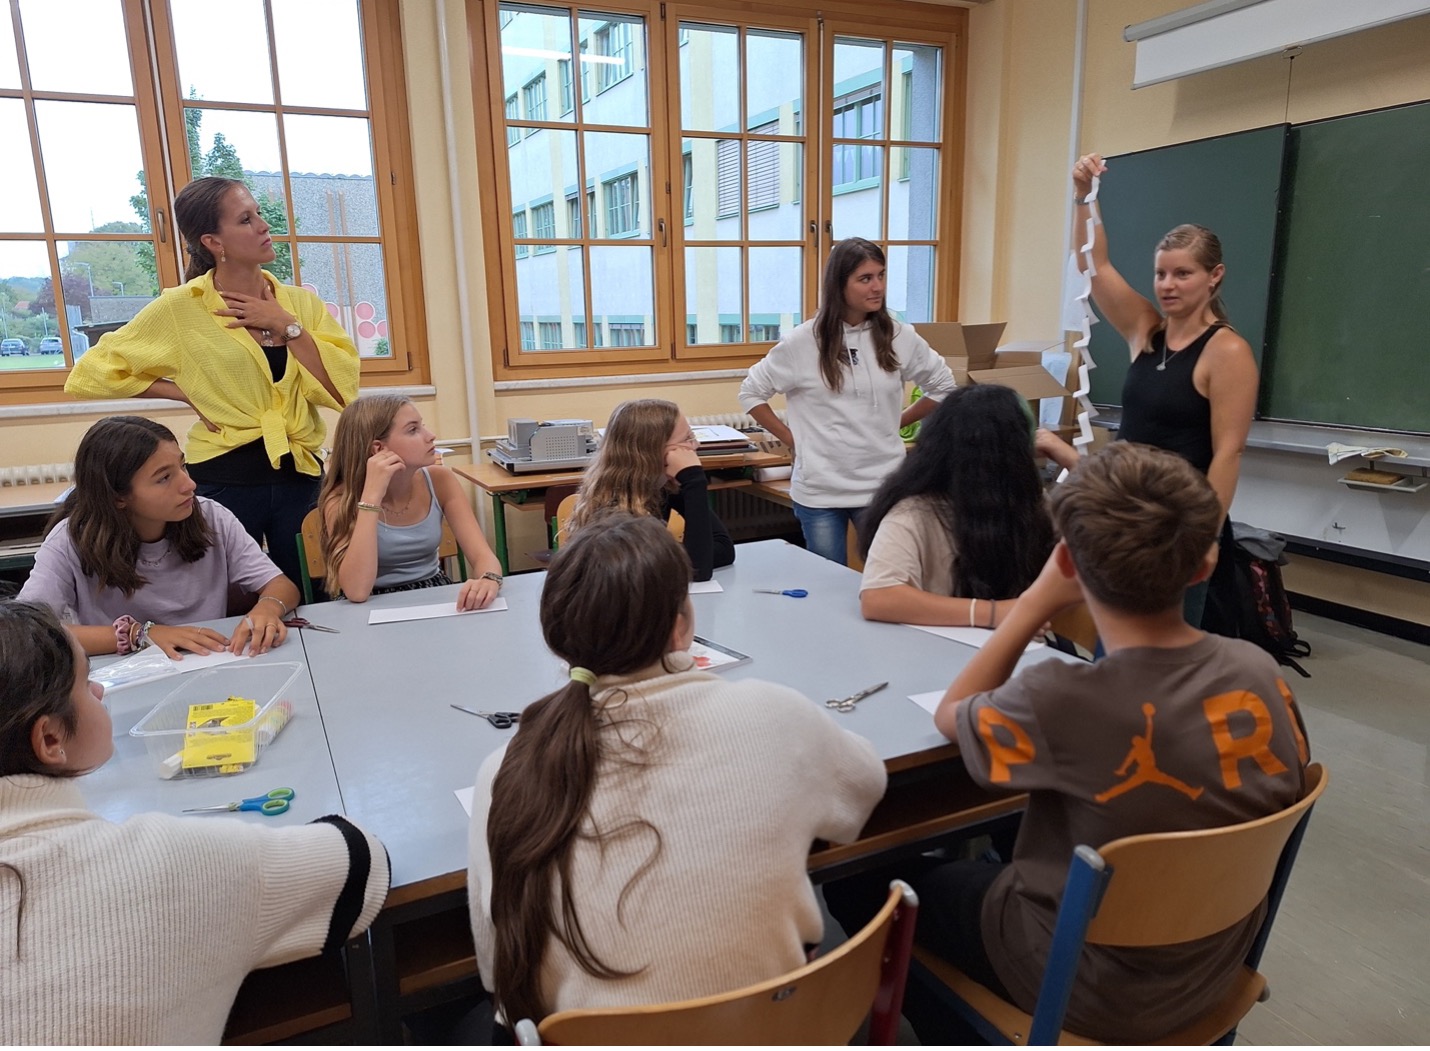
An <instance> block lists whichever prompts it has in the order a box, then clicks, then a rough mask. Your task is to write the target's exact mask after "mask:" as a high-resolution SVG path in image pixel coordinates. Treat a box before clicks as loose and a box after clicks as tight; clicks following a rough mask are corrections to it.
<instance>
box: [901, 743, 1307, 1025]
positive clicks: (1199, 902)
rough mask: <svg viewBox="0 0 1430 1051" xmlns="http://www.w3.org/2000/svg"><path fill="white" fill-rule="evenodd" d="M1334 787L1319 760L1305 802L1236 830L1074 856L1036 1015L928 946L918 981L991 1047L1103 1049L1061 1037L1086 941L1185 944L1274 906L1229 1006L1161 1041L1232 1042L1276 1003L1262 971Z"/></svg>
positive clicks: (1164, 836)
mask: <svg viewBox="0 0 1430 1051" xmlns="http://www.w3.org/2000/svg"><path fill="white" fill-rule="evenodd" d="M1325 788H1326V773H1325V771H1324V770H1323V769H1322V767H1321V766H1320V764H1319V763H1313V764H1312V765H1311V766H1309V767H1307V769H1306V794H1305V796H1304V797H1303V798H1302V799H1301V800H1300V802H1298V803H1294V804H1293V805H1291V806H1289V807H1287V808H1286V809H1285V810H1283V811H1281V812H1280V813H1278V814H1272V815H1270V816H1269V817H1264V818H1259V819H1258V820H1256V821H1247V822H1245V823H1243V824H1240V825H1231V826H1228V827H1226V828H1214V829H1206V830H1200V831H1194V832H1166V833H1161V834H1157V835H1146V836H1128V837H1126V838H1123V839H1118V840H1114V841H1113V842H1111V843H1108V844H1107V845H1106V846H1104V847H1103V848H1102V850H1101V851H1096V850H1093V849H1092V848H1091V847H1088V846H1080V847H1078V848H1077V849H1076V850H1075V851H1074V852H1073V859H1072V863H1071V865H1070V866H1069V868H1068V880H1067V885H1066V886H1065V887H1064V888H1063V900H1062V905H1061V907H1060V908H1059V909H1058V918H1057V926H1056V927H1055V928H1054V930H1053V942H1052V946H1051V948H1050V950H1049V953H1048V965H1047V970H1046V971H1045V972H1044V974H1043V983H1042V987H1041V988H1040V989H1039V991H1038V1002H1037V1005H1036V1008H1035V1010H1034V1012H1033V1014H1032V1015H1028V1014H1026V1013H1024V1012H1023V1011H1020V1010H1019V1009H1018V1008H1016V1007H1014V1006H1013V1005H1012V1004H1010V1003H1008V1002H1007V1001H1006V1000H1003V999H1002V998H1000V997H997V996H995V995H994V994H993V993H991V992H989V991H988V990H987V989H986V988H984V987H983V986H981V985H979V984H978V983H976V982H974V981H973V980H971V979H970V978H968V977H967V976H966V975H965V974H963V973H962V972H961V971H959V970H958V969H957V968H956V967H953V966H952V965H950V964H948V963H945V962H944V961H943V960H941V959H939V958H938V957H937V956H934V955H933V954H931V953H928V952H925V951H924V950H922V949H915V950H914V959H915V963H914V966H913V968H912V969H911V971H910V977H911V978H912V979H913V981H914V982H915V983H916V984H919V985H920V986H923V987H926V988H930V989H931V990H932V991H933V992H934V993H935V994H936V995H938V997H939V999H940V1000H942V1001H943V1002H944V1003H945V1005H946V1006H948V1007H950V1008H951V1009H953V1010H954V1011H956V1012H957V1013H959V1014H960V1015H962V1016H963V1017H964V1018H966V1019H967V1020H968V1021H969V1022H970V1023H971V1024H972V1025H973V1026H974V1027H975V1028H977V1029H978V1030H979V1031H980V1032H981V1033H982V1034H983V1035H984V1036H985V1037H986V1038H987V1039H988V1040H989V1041H990V1042H992V1043H1013V1044H1095V1043H1097V1041H1095V1040H1089V1039H1087V1038H1085V1037H1082V1036H1078V1035H1077V1034H1075V1033H1069V1032H1067V1031H1065V1030H1063V1029H1062V1022H1063V1016H1064V1014H1065V1013H1066V1011H1067V1005H1068V998H1069V997H1070V995H1071V994H1072V988H1073V983H1074V980H1075V979H1076V977H1077V963H1078V957H1079V956H1080V954H1081V952H1082V947H1083V944H1084V942H1087V943H1091V944H1094V945H1119V946H1157V945H1176V944H1180V943H1182V942H1188V941H1192V940H1194V939H1196V938H1202V937H1206V936H1207V935H1210V934H1215V933H1216V932H1217V931H1223V930H1226V929H1227V928H1228V927H1230V926H1231V925H1232V924H1234V923H1236V922H1238V921H1239V920H1242V919H1244V918H1245V917H1246V916H1248V915H1250V913H1251V912H1252V911H1253V910H1255V909H1256V907H1257V906H1258V905H1260V904H1261V902H1262V901H1263V900H1266V901H1267V910H1266V919H1265V920H1264V921H1263V922H1262V924H1261V928H1260V930H1259V931H1258V932H1257V936H1256V940H1255V942H1254V943H1253V944H1252V947H1251V951H1250V952H1249V953H1248V954H1247V957H1246V961H1245V962H1244V964H1243V965H1242V967H1241V969H1240V971H1239V973H1238V974H1237V977H1236V981H1235V982H1234V983H1233V985H1232V988H1231V989H1230V991H1229V992H1228V993H1227V995H1226V996H1225V997H1224V998H1223V1000H1222V1002H1221V1003H1219V1004H1217V1005H1215V1006H1214V1007H1213V1008H1212V1009H1210V1010H1208V1011H1207V1012H1205V1013H1204V1014H1203V1016H1202V1017H1201V1018H1199V1019H1197V1021H1195V1022H1193V1023H1192V1024H1191V1025H1189V1026H1187V1027H1186V1028H1184V1029H1181V1030H1178V1031H1177V1032H1174V1033H1170V1034H1168V1035H1167V1036H1166V1037H1164V1038H1163V1039H1162V1040H1159V1041H1156V1043H1159V1044H1211V1043H1222V1044H1230V1043H1232V1041H1233V1040H1234V1039H1235V1037H1236V1027H1237V1024H1238V1023H1239V1022H1240V1021H1241V1019H1242V1018H1243V1017H1244V1016H1245V1015H1246V1013H1247V1012H1248V1011H1250V1010H1251V1008H1252V1005H1253V1004H1255V1003H1257V1002H1258V1001H1261V1000H1265V999H1267V998H1268V997H1269V996H1270V992H1269V990H1268V989H1267V986H1266V979H1265V978H1263V977H1262V976H1261V975H1260V974H1259V973H1257V970H1256V968H1257V966H1259V965H1260V963H1261V953H1262V951H1263V950H1264V949H1265V948H1266V941H1267V939H1268V937H1269V936H1270V934H1271V924H1272V921H1273V920H1275V918H1276V910H1277V908H1278V906H1279V905H1280V904H1281V895H1282V893H1283V892H1284V891H1285V889H1286V881H1287V879H1288V878H1289V877H1290V875H1291V866H1292V865H1293V864H1294V863H1295V860H1296V852H1297V850H1298V849H1299V848H1300V845H1301V837H1302V836H1303V835H1304V834H1305V831H1306V823H1307V822H1308V821H1309V820H1310V817H1311V807H1313V806H1314V805H1315V803H1316V800H1317V799H1319V798H1320V797H1321V793H1322V792H1323V791H1325Z"/></svg>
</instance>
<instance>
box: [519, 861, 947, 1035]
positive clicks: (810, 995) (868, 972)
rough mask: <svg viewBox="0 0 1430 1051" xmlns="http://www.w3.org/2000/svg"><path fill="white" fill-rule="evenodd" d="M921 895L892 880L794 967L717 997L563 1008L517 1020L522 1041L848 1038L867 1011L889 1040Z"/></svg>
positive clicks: (874, 1030) (895, 1024) (874, 1032)
mask: <svg viewBox="0 0 1430 1051" xmlns="http://www.w3.org/2000/svg"><path fill="white" fill-rule="evenodd" d="M917 913H918V898H917V897H916V896H915V895H914V892H913V890H911V889H910V888H909V886H908V884H906V883H904V882H903V881H902V880H895V881H894V882H893V883H891V884H890V885H889V898H888V900H887V901H886V902H885V903H884V907H883V908H882V909H880V910H879V913H878V915H877V916H875V917H874V918H873V919H872V920H870V921H869V923H868V925H867V926H866V927H865V928H864V929H863V930H861V931H860V932H859V933H858V934H856V935H854V936H853V937H852V938H850V939H849V940H848V941H846V942H845V943H844V944H843V945H841V946H839V948H837V949H835V950H833V951H832V952H830V953H829V954H828V955H826V956H821V957H820V958H819V959H817V960H815V961H814V962H813V963H809V964H806V965H805V966H803V967H801V968H799V969H798V970H797V971H793V972H791V973H790V974H787V975H783V976H782V977H779V978H773V979H771V980H769V981H767V982H760V983H759V984H758V985H751V986H747V987H746V988H744V989H737V990H735V991H734V992H730V993H724V994H722V995H720V996H707V997H703V998H701V999H698V1000H684V1001H681V1002H679V1003H669V1004H651V1005H648V1006H641V1007H615V1008H599V1009H594V1010H589V1011H561V1012H559V1013H557V1014H554V1015H550V1016H548V1017H547V1018H545V1019H544V1020H543V1021H542V1022H541V1024H540V1026H537V1027H533V1026H532V1025H531V1023H530V1022H522V1023H519V1024H518V1026H517V1038H518V1040H520V1041H522V1042H523V1043H525V1042H527V1041H528V1040H532V1038H533V1035H534V1034H533V1030H535V1033H539V1037H540V1042H543V1043H554V1044H710V1043H714V1044H844V1043H848V1042H849V1040H850V1038H851V1037H853V1036H854V1034H855V1033H856V1032H857V1031H858V1029H859V1026H860V1025H861V1024H862V1023H863V1021H864V1019H865V1017H866V1016H868V1015H869V1014H870V1012H871V1010H872V1011H873V1012H874V1021H873V1023H872V1024H871V1027H870V1035H869V1043H871V1044H877V1043H883V1044H892V1043H893V1042H894V1036H895V1034H896V1032H897V1030H898V1024H899V1010H900V1008H901V1007H902V1006H903V999H904V979H905V977H906V976H907V974H908V967H909V954H910V951H911V948H912V945H913V935H914V919H915V917H916V915H917Z"/></svg>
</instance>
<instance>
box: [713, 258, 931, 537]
mask: <svg viewBox="0 0 1430 1051" xmlns="http://www.w3.org/2000/svg"><path fill="white" fill-rule="evenodd" d="M884 268H885V262H884V253H883V250H882V249H880V248H879V246H878V245H876V244H874V243H873V242H871V241H866V240H864V239H863V238H862V237H850V238H846V239H845V240H843V241H840V242H839V243H838V244H836V245H835V246H834V250H833V251H832V252H830V254H829V262H828V263H826V264H825V267H824V286H823V291H822V295H821V298H820V307H819V313H818V314H816V315H815V317H814V319H813V320H811V321H806V322H805V323H804V324H803V325H800V326H799V327H798V328H796V329H795V330H794V331H793V332H791V333H790V334H789V335H788V336H786V337H785V338H784V339H783V340H781V341H780V342H779V343H778V344H776V346H775V347H774V349H773V350H771V351H770V352H769V354H767V355H766V356H765V359H764V360H763V361H761V362H760V363H759V364H757V365H755V366H754V367H753V368H752V369H750V372H749V375H747V376H746V377H745V382H744V383H742V384H741V385H740V405H741V407H742V408H743V409H744V410H745V411H746V412H748V413H749V414H750V415H751V416H753V417H754V418H755V422H756V423H758V424H760V425H761V426H763V427H764V428H765V429H766V430H767V431H769V432H770V433H771V434H773V435H774V436H775V437H776V438H779V439H780V440H781V441H782V442H784V443H785V444H786V445H788V446H789V447H790V450H791V452H792V453H793V456H794V474H793V477H792V479H791V482H790V497H791V498H792V499H793V501H794V513H795V515H796V516H797V517H798V518H799V524H800V528H801V529H802V530H803V531H804V540H805V545H806V546H807V547H808V548H809V550H811V551H813V552H814V553H815V554H818V555H823V556H824V557H825V558H827V559H829V560H831V561H833V562H838V563H839V564H840V565H844V564H845V562H846V557H845V551H846V532H847V530H848V527H849V524H850V523H851V522H853V521H854V519H855V516H856V515H857V514H858V513H859V512H860V511H861V510H863V508H864V507H865V505H866V504H868V503H869V501H870V500H871V499H872V498H873V496H874V493H875V491H876V490H878V488H879V486H880V484H881V483H882V482H883V481H884V479H885V477H887V476H888V474H889V472H891V471H892V470H893V469H894V468H895V467H897V466H898V465H899V462H900V461H901V460H902V459H903V457H904V443H903V439H901V438H900V437H899V428H900V427H903V426H906V425H908V424H910V423H913V422H914V421H915V420H919V419H922V418H923V417H924V416H926V415H928V414H929V413H930V412H932V411H933V409H934V406H935V405H936V404H937V403H938V402H939V401H940V400H942V399H943V398H944V397H945V396H946V395H947V394H948V393H949V392H950V391H951V390H953V374H952V373H951V372H950V371H949V369H948V365H947V364H945V363H944V360H943V359H942V358H941V357H939V356H938V355H937V354H935V353H934V351H933V348H931V347H930V346H929V345H928V344H927V343H926V342H924V340H923V337H921V336H920V335H919V334H918V333H917V332H915V331H914V329H913V326H911V325H905V324H901V323H899V322H897V321H895V320H894V319H893V318H892V317H890V316H889V311H888V309H887V307H886V306H885V304H884V288H885V281H886V277H885V269H884ZM907 383H915V384H917V385H918V386H919V387H921V388H922V389H923V391H924V394H925V396H924V397H922V398H920V399H919V400H918V401H916V402H914V403H913V404H912V405H909V406H907V407H905V404H904V402H905V398H904V388H905V384H907ZM776 394H784V395H785V399H786V405H787V406H788V409H789V426H785V424H783V423H781V422H780V420H779V417H777V416H776V415H775V413H774V410H773V409H771V408H770V406H769V400H770V399H771V398H772V397H774V396H775V395H776Z"/></svg>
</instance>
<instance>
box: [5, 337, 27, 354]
mask: <svg viewBox="0 0 1430 1051" xmlns="http://www.w3.org/2000/svg"><path fill="white" fill-rule="evenodd" d="M28 353H30V348H29V347H28V346H26V345H25V341H24V340H23V339H14V338H11V339H5V340H0V358H9V357H14V356H17V355H18V356H19V357H24V356H25V355H26V354H28Z"/></svg>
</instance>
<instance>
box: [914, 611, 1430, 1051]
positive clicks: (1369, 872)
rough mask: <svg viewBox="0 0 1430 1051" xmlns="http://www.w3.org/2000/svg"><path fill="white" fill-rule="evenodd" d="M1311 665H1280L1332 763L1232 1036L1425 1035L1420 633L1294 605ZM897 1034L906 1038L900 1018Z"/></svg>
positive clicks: (1429, 712) (1426, 789)
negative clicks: (1260, 980) (1250, 999)
mask: <svg viewBox="0 0 1430 1051" xmlns="http://www.w3.org/2000/svg"><path fill="white" fill-rule="evenodd" d="M1296 629H1297V632H1298V633H1299V634H1300V635H1301V637H1302V638H1304V639H1305V640H1306V641H1308V642H1310V644H1311V646H1312V656H1311V657H1310V658H1309V659H1308V660H1307V661H1306V662H1305V667H1306V670H1307V671H1309V672H1310V673H1311V676H1312V677H1311V678H1309V679H1303V678H1301V677H1300V676H1299V675H1297V674H1296V673H1295V672H1294V671H1292V670H1291V669H1289V668H1288V669H1286V672H1287V674H1286V681H1287V682H1289V683H1290V684H1291V688H1292V690H1294V691H1295V693H1296V697H1297V700H1298V701H1299V703H1300V705H1301V710H1302V714H1303V716H1304V718H1305V720H1306V728H1307V733H1308V735H1309V737H1310V743H1311V755H1312V758H1313V759H1314V760H1316V761H1317V762H1320V763H1321V764H1323V765H1324V766H1325V767H1326V769H1327V771H1328V772H1329V774H1330V785H1329V787H1328V788H1327V790H1326V794H1325V795H1324V796H1323V797H1322V799H1321V801H1320V803H1318V804H1317V805H1316V809H1315V812H1314V813H1313V815H1312V817H1311V824H1310V827H1309V829H1308V830H1307V833H1306V839H1305V841H1304V842H1303V844H1302V846H1301V853H1300V856H1299V858H1298V860H1297V863H1296V869H1295V871H1294V872H1293V873H1292V874H1291V882H1290V885H1289V887H1288V889H1287V891H1286V897H1285V898H1284V899H1283V901H1282V904H1281V912H1280V915H1279V916H1278V917H1277V921H1276V926H1275V929H1274V930H1273V931H1272V933H1271V942H1270V945H1269V946H1268V947H1267V950H1266V955H1265V956H1264V957H1263V959H1262V966H1261V970H1262V973H1263V974H1265V975H1266V977H1267V980H1268V982H1269V983H1270V986H1271V999H1270V1000H1269V1001H1268V1002H1266V1003H1264V1004H1258V1005H1257V1006H1255V1007H1254V1008H1252V1010H1251V1013H1250V1014H1249V1015H1248V1016H1247V1017H1246V1019H1245V1020H1244V1021H1243V1022H1242V1024H1241V1027H1240V1030H1239V1032H1238V1041H1237V1042H1238V1043H1241V1044H1408V1043H1426V1042H1427V1041H1430V751H1427V746H1430V647H1425V646H1421V645H1417V644H1415V643H1412V642H1404V641H1402V640H1400V639H1394V638H1390V637H1389V636H1386V635H1380V634H1377V633H1376V632H1373V631H1366V630H1363V629H1361V628H1355V627H1350V626H1349V625H1346V624H1341V623H1338V622H1336V621H1331V620H1326V619H1324V618H1321V617H1313V616H1311V615H1309V614H1305V613H1297V614H1296ZM900 1042H902V1043H915V1042H916V1039H915V1038H914V1036H913V1033H912V1031H911V1030H910V1029H909V1028H908V1026H907V1025H905V1026H904V1027H903V1032H902V1033H901V1041H900Z"/></svg>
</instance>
